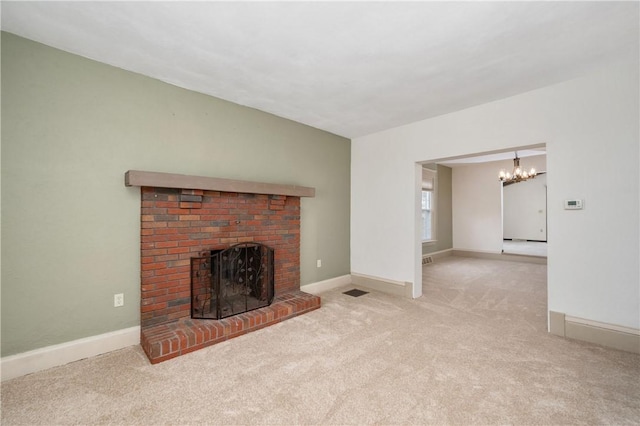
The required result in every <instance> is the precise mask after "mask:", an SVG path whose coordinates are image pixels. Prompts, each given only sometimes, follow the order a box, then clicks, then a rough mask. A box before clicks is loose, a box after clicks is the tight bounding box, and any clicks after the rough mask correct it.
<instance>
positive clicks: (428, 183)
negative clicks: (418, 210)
mask: <svg viewBox="0 0 640 426" xmlns="http://www.w3.org/2000/svg"><path fill="white" fill-rule="evenodd" d="M434 166H435V165H434ZM436 177H437V174H436V171H435V170H431V169H428V168H423V169H422V241H435V239H436V235H435V234H436V210H435V201H436V200H435V194H436Z"/></svg>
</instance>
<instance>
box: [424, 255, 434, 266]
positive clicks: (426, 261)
mask: <svg viewBox="0 0 640 426" xmlns="http://www.w3.org/2000/svg"><path fill="white" fill-rule="evenodd" d="M429 263H433V257H431V256H424V257H423V258H422V264H423V265H428V264H429Z"/></svg>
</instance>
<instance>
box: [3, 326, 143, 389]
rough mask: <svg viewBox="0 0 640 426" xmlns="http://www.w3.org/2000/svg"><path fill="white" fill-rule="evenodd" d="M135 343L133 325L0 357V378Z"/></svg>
mask: <svg viewBox="0 0 640 426" xmlns="http://www.w3.org/2000/svg"><path fill="white" fill-rule="evenodd" d="M139 344H140V326H135V327H130V328H125V329H122V330H117V331H112V332H109V333H104V334H99V335H97V336H91V337H85V338H83V339H78V340H72V341H70V342H65V343H60V344H58V345H52V346H46V347H44V348H39V349H35V350H32V351H28V352H23V353H20V354H16V355H10V356H6V357H2V359H0V371H1V376H2V381H5V380H9V379H13V378H16V377H20V376H24V375H26V374H31V373H35V372H37V371H42V370H46V369H49V368H52V367H58V366H61V365H65V364H68V363H70V362H74V361H79V360H81V359H84V358H89V357H92V356H96V355H102V354H105V353H107V352H111V351H115V350H118V349H123V348H126V347H129V346H133V345H139Z"/></svg>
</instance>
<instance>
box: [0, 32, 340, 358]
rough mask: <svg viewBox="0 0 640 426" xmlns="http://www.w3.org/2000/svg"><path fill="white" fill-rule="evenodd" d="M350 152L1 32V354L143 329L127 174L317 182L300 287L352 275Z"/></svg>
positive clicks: (309, 132) (307, 217)
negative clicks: (116, 301) (119, 297)
mask: <svg viewBox="0 0 640 426" xmlns="http://www.w3.org/2000/svg"><path fill="white" fill-rule="evenodd" d="M350 144H351V142H350V141H349V140H348V139H345V138H342V137H338V136H336V135H333V134H330V133H327V132H323V131H320V130H318V129H314V128H311V127H308V126H305V125H302V124H299V123H296V122H293V121H290V120H286V119H282V118H279V117H276V116H273V115H270V114H266V113H263V112H260V111H257V110H254V109H251V108H246V107H242V106H239V105H236V104H233V103H230V102H226V101H223V100H220V99H216V98H213V97H210V96H205V95H202V94H198V93H195V92H191V91H188V90H185V89H181V88H178V87H175V86H172V85H169V84H166V83H163V82H160V81H158V80H154V79H151V78H148V77H144V76H141V75H138V74H134V73H131V72H127V71H123V70H121V69H118V68H115V67H111V66H108V65H105V64H101V63H98V62H94V61H91V60H88V59H85V58H82V57H79V56H76V55H72V54H69V53H65V52H62V51H59V50H56V49H53V48H50V47H47V46H44V45H42V44H38V43H34V42H32V41H28V40H26V39H23V38H20V37H17V36H15V35H12V34H8V33H2V158H1V161H2V251H1V253H2V355H3V356H6V355H11V354H16V353H20V352H24V351H27V350H31V349H35V348H40V347H45V346H49V345H52V344H57V343H62V342H66V341H70V340H74V339H78V338H83V337H87V336H92V335H97V334H101V333H105V332H109V331H114V330H119V329H123V328H127V327H131V326H136V325H139V300H140V298H139V297H140V296H139V293H140V278H139V276H140V275H139V274H140V266H139V262H140V254H139V243H140V237H139V226H140V223H139V209H140V189H139V188H126V187H125V186H124V173H125V172H126V171H127V170H129V169H137V170H148V171H160V172H169V173H182V174H191V175H201V176H212V177H221V178H230V179H241V180H248V181H259V182H272V183H282V184H297V185H304V186H311V187H315V188H316V197H315V198H303V200H302V213H301V216H302V219H301V220H302V224H301V281H302V284H303V285H304V284H309V283H313V282H317V281H321V280H325V279H328V278H332V277H336V276H341V275H344V274H348V273H349V272H350V265H349V258H350V254H349V234H350V232H349V215H350V211H349V206H350V186H349V182H350V150H351V149H350ZM316 259H322V268H316ZM115 293H124V295H125V306H124V307H121V308H114V307H113V295H114V294H115Z"/></svg>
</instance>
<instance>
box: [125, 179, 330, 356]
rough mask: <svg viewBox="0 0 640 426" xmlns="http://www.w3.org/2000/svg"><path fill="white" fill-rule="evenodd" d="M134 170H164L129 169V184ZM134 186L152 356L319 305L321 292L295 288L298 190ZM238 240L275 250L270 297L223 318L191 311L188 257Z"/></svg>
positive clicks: (146, 339) (145, 327) (146, 343)
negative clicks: (292, 192)
mask: <svg viewBox="0 0 640 426" xmlns="http://www.w3.org/2000/svg"><path fill="white" fill-rule="evenodd" d="M133 173H141V174H143V175H142V177H143V178H146V177H147V175H159V176H161V177H163V176H165V174H153V173H150V172H128V173H127V175H126V176H125V183H126V184H127V185H128V186H137V185H136V183H135V182H133V183H132V182H131V181H132V180H135V179H138V176H137V175H133ZM130 174H131V175H130ZM144 174H147V175H144ZM171 176H178V177H181V178H182V175H171ZM152 177H155V176H152ZM185 178H186V177H185ZM196 179H204V183H205V185H204V186H207V185H208V184H209V181H210V180H214V179H211V178H196ZM233 182H237V181H233ZM254 185H261V184H254ZM139 186H141V194H142V203H141V306H140V310H141V312H140V315H141V345H142V347H143V349H144V351H145V353H146V354H147V356H148V357H149V359H150V360H151V362H152V363H158V362H161V361H165V360H167V359H171V358H174V357H176V356H179V355H183V354H185V353H188V352H192V351H194V350H197V349H200V348H203V347H206V346H210V345H212V344H215V343H219V342H221V341H224V340H227V339H230V338H233V337H237V336H240V335H242V334H245V333H247V332H251V331H254V330H258V329H260V328H263V327H266V326H268V325H271V324H275V323H278V322H280V321H282V320H285V319H288V318H292V317H294V316H297V315H300V314H303V313H306V312H309V311H312V310H314V309H317V308H319V307H320V298H319V297H317V296H313V295H309V294H307V293H303V292H301V291H300V197H299V196H292V195H282V194H264V193H243V192H227V191H214V190H209V189H181V188H176V187H175V186H174V187H169V188H165V187H160V186H159V187H150V186H145V185H142V184H140V185H139ZM168 186H170V185H168ZM294 188H295V189H297V188H296V187H294ZM303 189H309V188H303ZM311 190H312V188H311ZM243 242H258V243H262V244H264V245H267V246H269V247H271V248H273V249H274V251H275V261H274V270H275V271H274V278H275V299H274V301H273V303H272V304H271V305H270V306H268V307H264V308H260V309H257V310H254V311H250V312H245V313H242V314H240V315H236V316H233V317H229V318H226V319H223V320H208V319H205V320H197V319H191V317H190V313H191V294H190V293H191V286H190V259H191V258H192V257H195V256H200V255H201V254H202V253H204V252H207V251H210V250H216V249H225V248H228V247H229V246H231V245H233V244H237V243H243Z"/></svg>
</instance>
